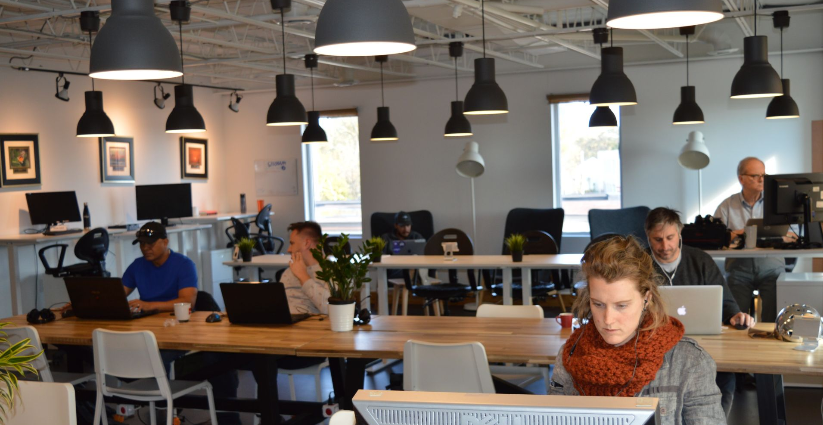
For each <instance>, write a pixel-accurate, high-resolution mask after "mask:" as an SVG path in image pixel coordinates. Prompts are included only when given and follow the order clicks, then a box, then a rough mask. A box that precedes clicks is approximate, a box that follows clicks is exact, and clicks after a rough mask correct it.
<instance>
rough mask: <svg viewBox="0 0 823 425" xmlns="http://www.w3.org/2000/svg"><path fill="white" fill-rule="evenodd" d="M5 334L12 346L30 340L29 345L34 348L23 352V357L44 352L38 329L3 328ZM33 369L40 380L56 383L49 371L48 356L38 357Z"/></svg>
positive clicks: (32, 364) (34, 361)
mask: <svg viewBox="0 0 823 425" xmlns="http://www.w3.org/2000/svg"><path fill="white" fill-rule="evenodd" d="M2 331H3V332H5V333H6V335H7V336H6V339H7V340H8V342H9V344H10V345H13V344H17V343H18V342H20V341H22V340H24V339H26V338H28V339H29V340H30V341H29V344H30V345H31V346H32V347H33V348H29V349H28V350H26V351H23V352H22V353H21V354H23V355H32V354H37V353H39V352H41V351H43V344H42V343H40V334H38V333H37V329H35V328H34V327H33V326H20V327H19V328H3V330H2ZM31 367H33V368H35V369H37V372H38V373H39V374H40V379H41V380H42V381H43V382H54V378H53V377H52V375H51V369H49V362H48V360H47V359H46V354H45V353H43V355H41V356H39V357H37V358H36V359H34V360H33V361H32V362H31Z"/></svg>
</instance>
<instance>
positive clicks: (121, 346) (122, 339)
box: [92, 329, 171, 399]
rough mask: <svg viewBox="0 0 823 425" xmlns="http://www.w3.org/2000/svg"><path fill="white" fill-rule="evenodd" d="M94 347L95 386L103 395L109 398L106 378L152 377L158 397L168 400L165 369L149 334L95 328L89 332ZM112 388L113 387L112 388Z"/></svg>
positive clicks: (169, 390)
mask: <svg viewBox="0 0 823 425" xmlns="http://www.w3.org/2000/svg"><path fill="white" fill-rule="evenodd" d="M92 342H93V346H94V373H95V374H96V378H97V379H96V380H97V387H98V389H99V390H100V391H101V392H102V393H103V395H110V392H109V387H108V386H107V385H106V377H105V376H106V375H111V376H114V377H117V378H130V379H142V378H154V379H156V380H157V386H158V388H159V389H160V394H161V395H162V396H163V397H164V398H167V399H168V398H171V389H170V388H169V381H168V379H167V378H166V368H165V367H164V366H163V360H162V359H161V358H160V350H159V349H158V347H157V339H156V338H155V337H154V334H153V333H152V332H150V331H136V332H117V331H109V330H105V329H95V330H94V332H92ZM112 389H115V388H112Z"/></svg>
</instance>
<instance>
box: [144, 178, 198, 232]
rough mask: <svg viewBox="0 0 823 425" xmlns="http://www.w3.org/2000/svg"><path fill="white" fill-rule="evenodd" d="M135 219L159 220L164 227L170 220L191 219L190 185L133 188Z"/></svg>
mask: <svg viewBox="0 0 823 425" xmlns="http://www.w3.org/2000/svg"><path fill="white" fill-rule="evenodd" d="M134 191H135V194H136V198H137V219H138V220H156V219H160V220H161V222H162V224H163V225H164V226H172V224H169V219H170V218H180V217H191V183H181V184H153V185H141V186H135V187H134Z"/></svg>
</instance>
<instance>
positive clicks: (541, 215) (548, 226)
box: [503, 208, 566, 252]
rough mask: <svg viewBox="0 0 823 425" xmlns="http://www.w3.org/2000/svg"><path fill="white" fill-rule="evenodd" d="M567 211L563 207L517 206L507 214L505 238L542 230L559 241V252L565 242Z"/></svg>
mask: <svg viewBox="0 0 823 425" xmlns="http://www.w3.org/2000/svg"><path fill="white" fill-rule="evenodd" d="M565 216H566V213H565V212H564V211H563V208H552V209H535V208H515V209H513V210H511V211H509V214H508V215H507V216H506V226H505V227H504V231H503V238H504V239H505V238H507V237H509V235H511V234H513V233H525V232H528V231H529V230H542V231H544V232H546V233H548V234H549V235H551V237H552V238H554V241H555V242H556V243H557V249H558V252H559V250H560V244H561V243H562V242H563V220H564V218H565Z"/></svg>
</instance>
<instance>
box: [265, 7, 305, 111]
mask: <svg viewBox="0 0 823 425" xmlns="http://www.w3.org/2000/svg"><path fill="white" fill-rule="evenodd" d="M290 7H291V0H271V8H272V9H280V31H281V35H282V37H283V38H282V39H283V73H282V74H279V75H277V76H276V77H274V78H275V86H276V87H277V96H275V98H274V101H272V103H271V106H269V113H268V114H266V125H269V126H276V127H285V126H292V125H306V124H308V123H309V119H308V117H307V116H306V108H304V107H303V104H302V103H300V99H298V98H297V96H296V95H295V94H294V75H290V74H288V73H287V72H286V20H285V18H284V12H283V11H284V9H288V8H290Z"/></svg>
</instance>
